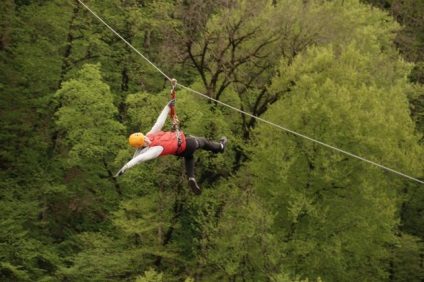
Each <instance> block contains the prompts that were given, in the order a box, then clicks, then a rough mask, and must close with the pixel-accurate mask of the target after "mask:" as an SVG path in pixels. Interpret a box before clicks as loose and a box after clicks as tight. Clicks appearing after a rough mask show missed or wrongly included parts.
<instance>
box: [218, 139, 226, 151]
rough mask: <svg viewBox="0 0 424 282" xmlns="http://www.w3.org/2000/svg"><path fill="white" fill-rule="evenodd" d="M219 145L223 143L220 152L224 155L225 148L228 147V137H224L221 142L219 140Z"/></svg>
mask: <svg viewBox="0 0 424 282" xmlns="http://www.w3.org/2000/svg"><path fill="white" fill-rule="evenodd" d="M219 143H221V150H220V152H221V153H224V152H225V147H226V146H227V137H225V136H222V137H221V140H219Z"/></svg>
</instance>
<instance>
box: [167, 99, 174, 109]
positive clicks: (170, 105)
mask: <svg viewBox="0 0 424 282" xmlns="http://www.w3.org/2000/svg"><path fill="white" fill-rule="evenodd" d="M173 106H175V100H174V99H172V100H171V101H169V102H168V107H173Z"/></svg>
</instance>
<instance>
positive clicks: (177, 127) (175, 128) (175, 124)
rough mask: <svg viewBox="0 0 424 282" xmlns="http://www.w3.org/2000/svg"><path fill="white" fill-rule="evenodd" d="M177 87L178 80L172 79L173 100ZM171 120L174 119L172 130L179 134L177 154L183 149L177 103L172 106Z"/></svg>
mask: <svg viewBox="0 0 424 282" xmlns="http://www.w3.org/2000/svg"><path fill="white" fill-rule="evenodd" d="M176 87H177V80H176V79H175V78H173V79H171V100H174V101H175V88H176ZM170 115H171V120H172V130H173V131H175V134H176V136H177V142H178V147H177V151H176V152H175V154H176V155H178V154H179V153H180V150H181V145H182V144H181V143H182V140H181V133H180V121H179V120H178V117H177V115H176V114H175V103H174V105H172V106H171V110H170Z"/></svg>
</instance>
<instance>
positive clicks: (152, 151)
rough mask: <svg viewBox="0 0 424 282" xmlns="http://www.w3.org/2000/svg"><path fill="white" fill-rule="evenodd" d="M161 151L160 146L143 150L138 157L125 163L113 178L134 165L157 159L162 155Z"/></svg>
mask: <svg viewBox="0 0 424 282" xmlns="http://www.w3.org/2000/svg"><path fill="white" fill-rule="evenodd" d="M162 151H163V147H162V146H154V147H150V148H147V149H146V150H143V152H142V153H141V154H139V155H138V156H136V157H134V158H133V159H132V160H130V161H129V162H127V163H126V165H124V166H123V167H122V168H121V169H120V170H119V171H118V173H117V174H116V175H115V177H118V176H120V175H121V174H123V173H124V172H125V171H126V170H127V169H129V168H131V167H133V166H135V165H136V164H139V163H142V162H146V161H149V160H153V159H156V158H157V157H159V155H160V154H161V153H162Z"/></svg>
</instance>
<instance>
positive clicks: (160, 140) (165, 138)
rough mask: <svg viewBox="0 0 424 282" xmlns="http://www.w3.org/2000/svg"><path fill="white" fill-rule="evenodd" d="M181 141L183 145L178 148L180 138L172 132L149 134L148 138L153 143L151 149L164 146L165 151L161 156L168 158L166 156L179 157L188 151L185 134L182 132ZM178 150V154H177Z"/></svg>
mask: <svg viewBox="0 0 424 282" xmlns="http://www.w3.org/2000/svg"><path fill="white" fill-rule="evenodd" d="M179 133H180V139H181V145H180V147H179V148H178V138H177V133H176V132H172V131H166V132H164V131H159V132H157V133H150V134H147V137H148V138H149V139H150V141H151V143H150V145H149V147H154V146H162V147H163V151H162V153H161V154H160V155H159V157H161V156H166V155H177V154H180V153H182V152H184V150H185V149H186V138H185V135H184V132H182V131H180V132H179ZM177 150H178V152H177Z"/></svg>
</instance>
